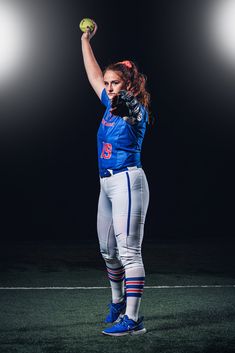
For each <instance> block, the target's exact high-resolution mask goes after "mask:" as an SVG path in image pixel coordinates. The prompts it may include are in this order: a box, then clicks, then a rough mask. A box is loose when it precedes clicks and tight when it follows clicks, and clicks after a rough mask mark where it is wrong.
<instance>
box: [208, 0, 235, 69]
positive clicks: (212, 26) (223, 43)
mask: <svg viewBox="0 0 235 353" xmlns="http://www.w3.org/2000/svg"><path fill="white" fill-rule="evenodd" d="M212 6H213V7H212V9H211V11H210V18H209V30H210V37H211V40H212V41H213V44H214V47H215V49H216V50H217V53H218V54H220V56H221V57H222V58H223V60H224V61H226V62H227V63H228V64H229V65H231V66H232V67H233V68H234V69H235V0H220V1H216V2H213V4H212Z"/></svg>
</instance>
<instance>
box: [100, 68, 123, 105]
mask: <svg viewBox="0 0 235 353" xmlns="http://www.w3.org/2000/svg"><path fill="white" fill-rule="evenodd" d="M104 84H105V89H106V92H107V94H108V97H109V98H110V99H112V98H113V97H114V95H116V94H118V92H119V91H121V90H122V89H126V84H125V82H124V80H123V79H122V78H121V76H120V75H118V72H117V71H111V70H107V71H106V72H105V74H104Z"/></svg>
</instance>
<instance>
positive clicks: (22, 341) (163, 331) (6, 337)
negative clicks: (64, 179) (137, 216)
mask: <svg viewBox="0 0 235 353" xmlns="http://www.w3.org/2000/svg"><path fill="white" fill-rule="evenodd" d="M143 255H144V261H145V269H146V286H153V285H155V286H163V285H169V286H175V285H182V286H187V285H198V286H200V285H212V286H213V285H221V286H222V287H220V288H215V287H212V288H200V287H198V288H166V289H148V288H146V289H145V291H144V295H143V300H142V304H141V314H142V315H144V317H145V319H144V322H145V327H146V328H147V333H146V334H144V335H142V336H138V337H137V336H135V337H134V336H128V337H126V336H125V337H119V338H117V337H107V336H103V335H102V334H101V331H102V329H103V328H104V327H106V325H104V324H103V323H102V320H103V319H104V317H105V315H106V314H107V304H108V303H109V301H110V289H109V288H107V289H97V290H96V289H92V290H87V289H86V290H75V289H72V290H65V289H64V290H36V289H34V290H17V289H13V290H4V289H1V290H0V305H1V311H0V353H85V352H86V353H95V352H96V353H117V352H120V353H121V352H122V353H132V352H133V353H137V352H141V353H142V352H148V353H155V352H156V353H234V352H235V288H234V287H226V286H228V285H234V284H235V272H234V256H233V247H232V246H231V244H229V243H226V242H225V241H223V240H222V239H221V240H219V242H217V243H216V242H215V241H214V242H212V241H204V240H200V241H194V242H192V241H190V242H185V241H184V242H172V243H170V242H168V243H164V242H159V243H148V242H146V243H145V245H144V247H143ZM0 256H1V261H0V287H1V288H2V287H20V286H26V287H45V286H48V287H51V286H60V287H65V286H71V287H77V286H108V285H109V284H108V281H107V276H106V273H105V271H104V263H103V260H102V259H101V257H99V253H98V247H97V244H96V243H93V244H73V243H69V242H68V243H66V244H64V243H58V244H54V243H48V242H44V243H36V242H28V243H27V242H26V243H17V244H11V243H8V244H6V245H4V244H2V247H1V248H0Z"/></svg>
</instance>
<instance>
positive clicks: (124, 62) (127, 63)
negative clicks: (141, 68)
mask: <svg viewBox="0 0 235 353" xmlns="http://www.w3.org/2000/svg"><path fill="white" fill-rule="evenodd" d="M118 64H122V65H125V66H126V67H128V69H131V68H132V63H131V62H130V61H129V60H124V61H120V62H118Z"/></svg>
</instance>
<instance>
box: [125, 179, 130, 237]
mask: <svg viewBox="0 0 235 353" xmlns="http://www.w3.org/2000/svg"><path fill="white" fill-rule="evenodd" d="M126 177H127V186H128V215H127V235H129V231H130V218H131V183H130V176H129V174H128V172H126Z"/></svg>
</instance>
